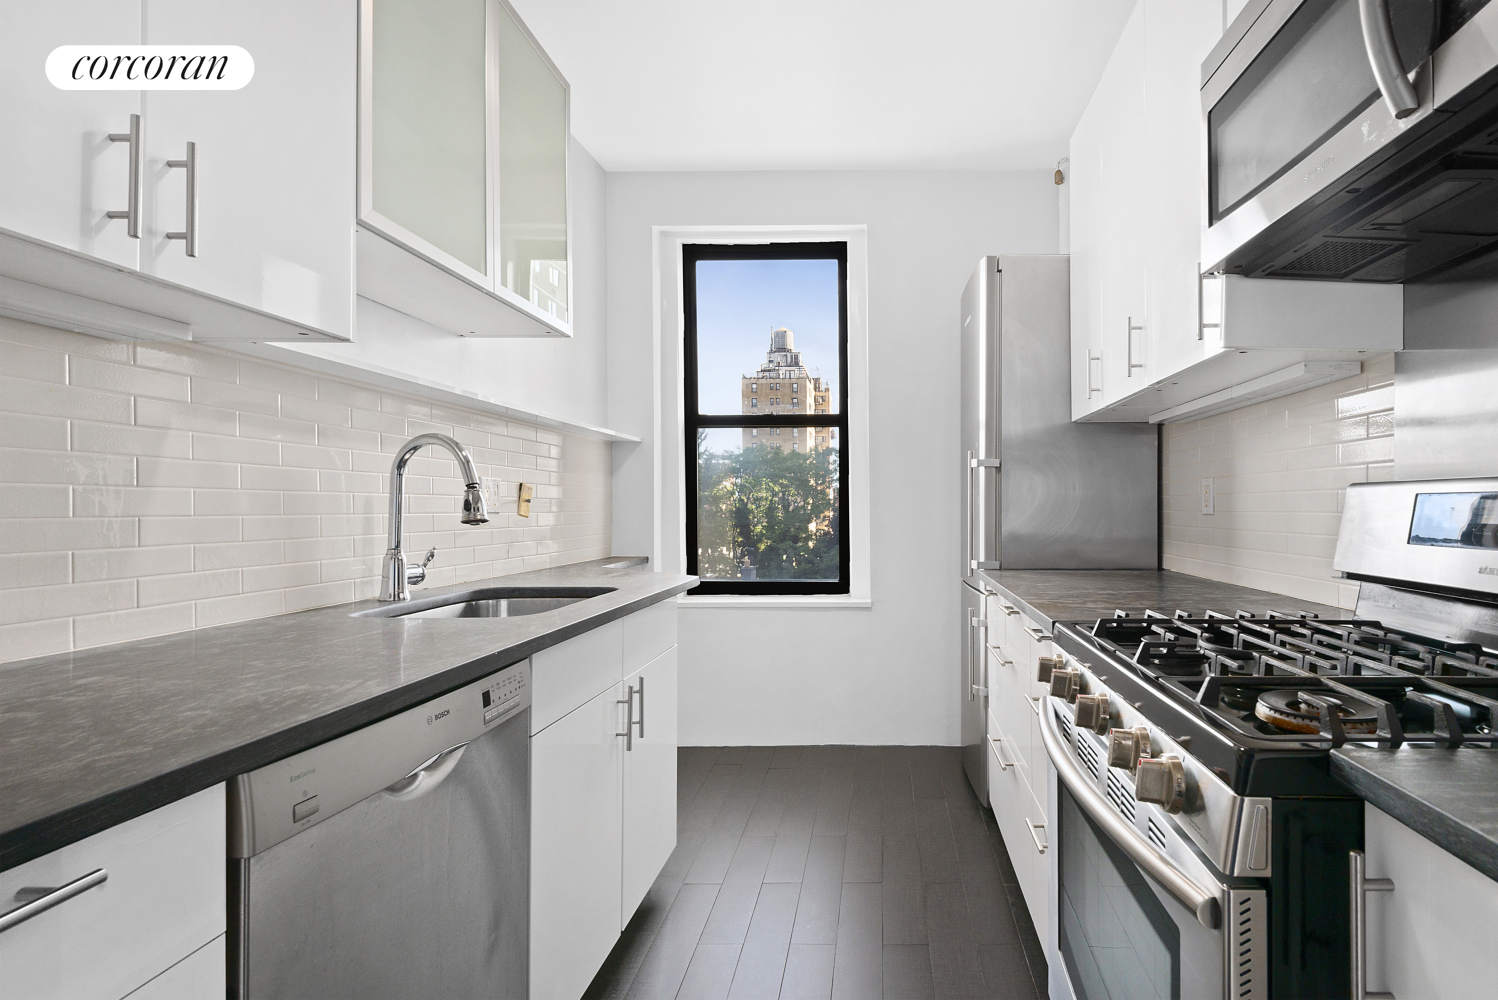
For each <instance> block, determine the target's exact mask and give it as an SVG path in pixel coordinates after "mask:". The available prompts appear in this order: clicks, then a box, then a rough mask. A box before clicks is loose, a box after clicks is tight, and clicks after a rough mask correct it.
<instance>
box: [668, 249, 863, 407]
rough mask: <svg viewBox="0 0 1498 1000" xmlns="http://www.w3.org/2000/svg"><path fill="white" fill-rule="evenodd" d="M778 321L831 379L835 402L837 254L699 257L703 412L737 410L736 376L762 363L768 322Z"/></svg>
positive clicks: (810, 364)
mask: <svg viewBox="0 0 1498 1000" xmlns="http://www.w3.org/2000/svg"><path fill="white" fill-rule="evenodd" d="M779 326H786V327H790V328H791V330H792V331H793V332H794V333H795V335H796V350H798V351H800V352H801V361H802V363H803V364H805V365H806V367H807V368H808V369H811V373H812V374H813V375H817V374H820V375H821V376H822V378H823V379H824V380H826V381H827V382H828V383H829V384H831V385H832V386H833V397H832V399H833V404H834V408H835V407H836V401H837V395H836V391H837V261H835V260H701V261H698V262H697V365H698V378H697V387H698V388H697V391H698V394H699V397H700V404H701V410H702V412H703V413H738V412H739V378H740V376H742V375H745V374H747V373H749V372H752V371H754V369H756V368H758V367H759V366H760V365H761V364H763V363H764V360H765V352H766V351H767V350H769V349H770V330H771V328H772V327H779ZM817 369H821V371H820V372H818V371H817ZM735 433H737V432H735Z"/></svg>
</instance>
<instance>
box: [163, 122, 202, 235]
mask: <svg viewBox="0 0 1498 1000" xmlns="http://www.w3.org/2000/svg"><path fill="white" fill-rule="evenodd" d="M166 165H167V166H169V167H172V168H174V169H179V170H186V171H187V221H186V223H185V228H184V230H183V231H182V232H180V233H167V234H166V238H167V239H169V240H182V241H183V242H184V243H185V244H186V250H187V256H189V257H196V256H197V255H198V144H197V143H195V142H189V143H188V144H187V157H186V159H182V160H167V161H166Z"/></svg>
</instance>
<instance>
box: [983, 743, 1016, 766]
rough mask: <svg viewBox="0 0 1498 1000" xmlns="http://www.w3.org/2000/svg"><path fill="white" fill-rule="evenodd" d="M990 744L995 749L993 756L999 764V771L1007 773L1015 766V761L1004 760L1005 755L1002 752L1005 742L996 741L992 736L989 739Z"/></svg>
mask: <svg viewBox="0 0 1498 1000" xmlns="http://www.w3.org/2000/svg"><path fill="white" fill-rule="evenodd" d="M988 744H989V746H991V747H993V755H994V757H995V758H996V759H997V760H998V762H999V770H1001V771H1007V770H1009V769H1010V768H1011V767H1013V766H1014V761H1012V760H1005V759H1004V753H1003V750H1002V747H1003V746H1004V741H1003V740H996V739H994V738H993V737H992V736H990V737H988Z"/></svg>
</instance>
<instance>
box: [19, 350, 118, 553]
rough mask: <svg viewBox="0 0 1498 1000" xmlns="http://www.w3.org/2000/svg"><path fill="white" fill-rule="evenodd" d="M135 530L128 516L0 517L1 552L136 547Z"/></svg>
mask: <svg viewBox="0 0 1498 1000" xmlns="http://www.w3.org/2000/svg"><path fill="white" fill-rule="evenodd" d="M80 336H81V335H80ZM137 528H138V525H137V522H136V519H135V518H129V517H89V518H84V517H17V518H0V552H59V551H63V552H66V551H72V550H74V549H112V548H116V547H118V546H121V545H134V544H136V539H137V537H138V536H137Z"/></svg>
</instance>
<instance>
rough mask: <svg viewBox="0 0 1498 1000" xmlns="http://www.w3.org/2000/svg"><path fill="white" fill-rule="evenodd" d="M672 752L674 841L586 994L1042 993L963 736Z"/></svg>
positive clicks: (927, 997)
mask: <svg viewBox="0 0 1498 1000" xmlns="http://www.w3.org/2000/svg"><path fill="white" fill-rule="evenodd" d="M680 763H681V769H680V777H679V786H680V789H679V792H680V794H679V799H678V812H677V824H678V826H677V828H678V831H679V832H678V834H677V846H676V852H675V853H674V854H672V856H671V860H670V861H669V862H667V864H666V867H665V870H664V871H662V872H661V875H660V878H658V879H657V880H656V882H655V885H654V887H652V888H651V890H650V893H649V895H648V896H646V898H645V902H644V903H643V904H641V906H640V909H639V911H638V912H637V913H636V914H635V916H634V919H633V920H631V921H630V924H629V926H628V927H627V928H626V929H625V931H624V935H623V937H622V938H621V939H620V941H619V944H618V945H617V946H616V947H615V948H614V951H613V953H612V954H611V955H610V956H609V958H608V961H607V962H606V963H604V967H603V969H602V970H601V971H600V972H599V973H598V976H597V978H596V979H594V981H593V984H592V985H591V986H590V987H589V989H588V993H587V994H586V995H587V996H588V997H597V998H605V997H610V998H613V997H617V998H640V1000H656V998H659V1000H671V998H677V1000H709V998H716V1000H741V998H742V1000H753V998H764V1000H773V998H777V997H779V998H783V1000H793V998H794V1000H802V998H806V1000H812V998H820V1000H834V998H847V1000H880V998H883V997H890V998H899V1000H945V998H948V997H954V998H955V997H961V998H1002V1000H1034V998H1038V997H1044V996H1045V987H1044V984H1045V980H1046V969H1045V959H1044V955H1043V953H1042V951H1041V949H1040V944H1039V942H1038V941H1037V939H1036V937H1035V929H1034V927H1033V926H1032V925H1031V923H1030V918H1029V914H1028V913H1027V911H1026V910H1025V906H1024V903H1023V901H1022V900H1021V898H1020V889H1019V886H1018V885H1017V884H1016V882H1015V877H1014V872H1013V870H1012V869H1011V867H1010V865H1009V860H1008V855H1007V854H1006V853H1005V850H1004V845H1003V841H1002V840H1001V839H1000V836H999V832H998V829H997V827H996V826H995V825H994V821H993V814H992V813H989V812H988V811H986V810H984V809H983V808H982V807H981V806H979V804H978V800H977V799H976V798H975V797H974V795H973V793H972V790H971V789H970V788H969V787H968V785H967V780H966V779H965V778H964V777H963V774H962V764H961V760H960V757H959V751H958V750H957V748H955V747H847V746H823V747H721V748H719V747H683V748H682V749H681V758H680Z"/></svg>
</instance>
